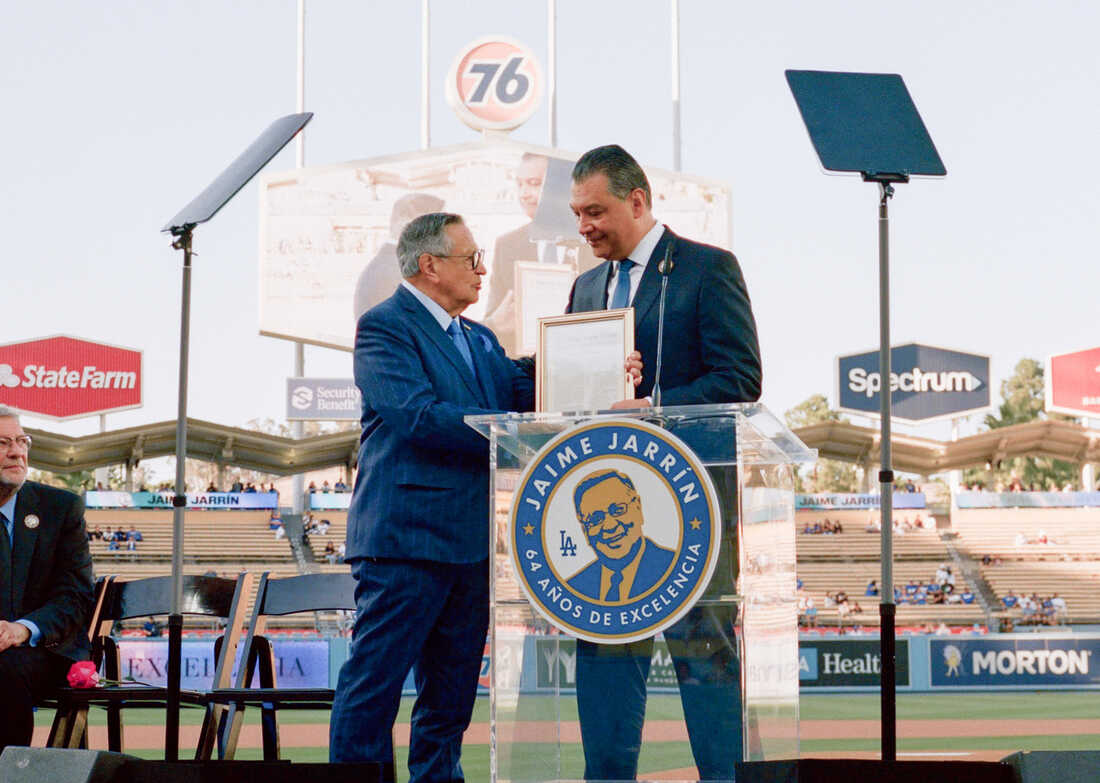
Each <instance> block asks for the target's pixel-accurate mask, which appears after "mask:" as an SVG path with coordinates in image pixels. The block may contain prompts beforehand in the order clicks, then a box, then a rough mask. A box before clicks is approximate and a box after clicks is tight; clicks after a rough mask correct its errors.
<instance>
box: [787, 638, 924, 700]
mask: <svg viewBox="0 0 1100 783" xmlns="http://www.w3.org/2000/svg"><path fill="white" fill-rule="evenodd" d="M881 677H882V659H881V656H880V655H879V640H878V639H858V640H855V639H851V640H850V639H813V640H807V639H803V640H801V641H800V642H799V643H798V679H799V686H800V687H801V688H838V687H854V686H866V685H873V686H876V687H877V686H878V685H879V683H880V680H881ZM897 684H898V687H899V688H908V687H909V640H908V639H898V640H897Z"/></svg>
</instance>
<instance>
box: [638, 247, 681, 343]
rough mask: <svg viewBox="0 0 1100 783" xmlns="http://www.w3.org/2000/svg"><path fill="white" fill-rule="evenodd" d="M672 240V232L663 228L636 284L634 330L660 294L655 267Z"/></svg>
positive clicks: (659, 281) (658, 273)
mask: <svg viewBox="0 0 1100 783" xmlns="http://www.w3.org/2000/svg"><path fill="white" fill-rule="evenodd" d="M672 240H673V234H672V232H671V231H670V230H669V229H668V228H665V231H664V233H663V234H661V238H660V239H659V240H658V241H657V246H656V247H655V248H653V254H652V255H651V256H650V257H649V260H648V261H647V262H646V265H645V271H643V272H642V280H641V282H640V283H639V284H638V292H637V293H636V294H634V327H635V329H637V328H638V327H639V326H640V325H641V323H642V320H643V319H645V317H646V316H647V315H648V314H649V311H650V310H651V309H652V308H653V305H655V304H657V299H658V297H659V296H660V293H661V273H660V271H659V270H658V269H657V265H658V264H659V263H660V262H661V261H662V260H664V257H665V248H666V247H668V243H669V242H671V241H672Z"/></svg>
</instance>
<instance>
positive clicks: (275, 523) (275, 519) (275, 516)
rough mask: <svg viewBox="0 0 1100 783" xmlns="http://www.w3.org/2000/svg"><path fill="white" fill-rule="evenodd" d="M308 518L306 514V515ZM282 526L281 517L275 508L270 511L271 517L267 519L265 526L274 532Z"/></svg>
mask: <svg viewBox="0 0 1100 783" xmlns="http://www.w3.org/2000/svg"><path fill="white" fill-rule="evenodd" d="M306 516H307V517H308V516H309V515H308V514H307V515H306ZM282 524H283V515H282V513H281V512H280V511H279V509H277V508H273V509H271V516H270V517H268V520H267V526H268V527H269V528H271V529H272V530H274V529H275V528H277V527H281V526H282Z"/></svg>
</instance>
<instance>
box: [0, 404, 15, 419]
mask: <svg viewBox="0 0 1100 783" xmlns="http://www.w3.org/2000/svg"><path fill="white" fill-rule="evenodd" d="M0 419H15V420H16V421H19V413H18V412H17V411H16V410H15V409H13V408H9V407H8V406H7V405H0Z"/></svg>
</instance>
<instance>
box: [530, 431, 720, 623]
mask: <svg viewBox="0 0 1100 783" xmlns="http://www.w3.org/2000/svg"><path fill="white" fill-rule="evenodd" d="M509 525H510V526H509V531H508V533H509V538H510V539H511V542H510V543H511V550H512V565H513V568H514V569H515V573H516V576H517V578H518V581H519V583H520V585H521V586H522V588H523V590H524V592H525V593H526V595H527V598H528V600H529V601H530V602H531V605H532V606H533V607H535V609H536V610H537V611H538V612H539V613H540V614H541V615H543V616H544V617H545V618H546V619H547V620H548V621H550V622H551V623H552V624H553V625H555V626H557V627H558V628H559V629H561V630H562V631H564V632H565V633H568V634H571V635H573V636H576V637H578V638H581V639H587V640H589V641H593V642H613V643H617V644H622V643H626V642H632V641H637V640H639V639H644V638H646V637H649V636H653V635H654V634H655V633H657V632H658V631H661V630H662V629H664V628H667V627H668V626H669V625H672V624H673V623H674V622H676V621H677V620H678V619H680V617H682V616H683V615H684V613H685V612H687V611H688V610H689V609H690V608H691V607H692V606H693V605H694V604H695V602H696V601H697V600H698V598H699V596H700V595H702V592H703V590H704V589H705V588H706V586H707V583H708V582H709V581H710V577H711V574H712V573H713V571H714V566H715V563H716V561H717V559H718V543H719V538H720V531H721V514H720V512H719V507H718V498H717V495H716V494H715V491H714V487H713V486H712V484H711V482H710V477H709V476H708V475H707V472H706V469H705V468H704V466H703V464H702V463H701V462H700V461H699V459H698V458H697V457H696V456H695V454H694V453H692V451H691V449H689V448H688V447H687V446H686V445H685V444H684V443H683V442H682V441H681V440H680V439H679V438H677V437H675V436H674V435H672V434H670V433H669V432H666V431H665V430H663V429H661V428H659V427H656V426H654V425H652V424H648V423H646V422H643V421H636V420H627V419H621V420H620V419H614V420H610V421H608V420H604V421H601V422H600V423H598V424H582V425H579V426H577V427H574V428H572V429H570V430H567V431H565V432H563V433H561V434H559V435H558V436H557V437H555V438H553V439H552V440H551V441H550V442H549V443H547V444H546V445H545V446H543V448H542V449H541V450H540V451H539V452H538V454H536V455H535V457H534V458H533V459H532V460H531V461H530V462H529V463H528V464H527V467H526V469H525V470H524V473H523V477H522V479H521V481H520V484H519V487H518V488H517V490H516V493H515V495H514V496H513V499H512V510H511V515H510V519H509Z"/></svg>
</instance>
